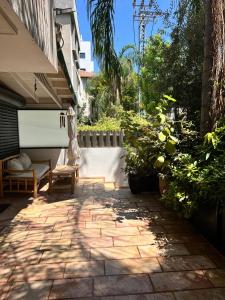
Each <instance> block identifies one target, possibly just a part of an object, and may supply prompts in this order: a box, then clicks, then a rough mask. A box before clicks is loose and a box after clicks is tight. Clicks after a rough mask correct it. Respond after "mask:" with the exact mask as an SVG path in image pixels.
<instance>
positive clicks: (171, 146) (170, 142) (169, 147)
mask: <svg viewBox="0 0 225 300" xmlns="http://www.w3.org/2000/svg"><path fill="white" fill-rule="evenodd" d="M175 145H176V143H175V142H174V141H173V140H168V141H167V142H166V151H167V152H168V153H169V154H173V153H174V152H175V151H176V146H175Z"/></svg>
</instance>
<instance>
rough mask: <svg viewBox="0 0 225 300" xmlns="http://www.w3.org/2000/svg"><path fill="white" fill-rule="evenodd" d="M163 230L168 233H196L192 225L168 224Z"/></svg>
mask: <svg viewBox="0 0 225 300" xmlns="http://www.w3.org/2000/svg"><path fill="white" fill-rule="evenodd" d="M163 228H164V230H165V232H166V233H179V232H182V233H184V232H190V233H194V232H195V231H194V228H193V227H192V225H191V224H167V225H164V226H163Z"/></svg>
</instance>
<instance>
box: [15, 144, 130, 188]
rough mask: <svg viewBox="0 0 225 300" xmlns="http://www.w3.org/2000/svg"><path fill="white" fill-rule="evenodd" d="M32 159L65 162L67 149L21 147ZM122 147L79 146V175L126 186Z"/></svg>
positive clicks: (54, 163)
mask: <svg viewBox="0 0 225 300" xmlns="http://www.w3.org/2000/svg"><path fill="white" fill-rule="evenodd" d="M21 152H26V153H27V154H29V155H30V157H31V158H32V159H33V160H42V159H51V160H52V165H53V167H55V166H56V165H60V164H66V162H67V149H63V148H62V149H52V148H48V149H21ZM122 156H124V149H123V148H121V147H110V148H81V158H80V160H79V164H80V177H90V178H91V177H104V178H105V180H106V181H107V182H115V183H116V184H117V185H118V186H127V178H126V175H125V174H124V171H123V170H122V169H123V168H124V167H125V162H124V158H121V157H122Z"/></svg>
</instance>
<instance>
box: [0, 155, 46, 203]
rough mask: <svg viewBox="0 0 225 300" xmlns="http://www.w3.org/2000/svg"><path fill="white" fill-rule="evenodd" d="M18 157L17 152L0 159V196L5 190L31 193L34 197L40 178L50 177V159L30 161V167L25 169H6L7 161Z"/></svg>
mask: <svg viewBox="0 0 225 300" xmlns="http://www.w3.org/2000/svg"><path fill="white" fill-rule="evenodd" d="M18 157H19V154H18V155H14V156H10V157H6V158H4V159H2V160H0V197H3V196H4V193H5V192H7V193H33V196H34V198H36V197H37V192H38V187H39V184H40V182H41V180H42V179H43V178H45V177H48V178H49V179H50V172H51V160H39V161H32V164H31V167H30V168H29V169H25V170H16V171H15V170H9V169H7V162H8V161H9V160H11V159H13V158H18ZM41 166H42V167H41Z"/></svg>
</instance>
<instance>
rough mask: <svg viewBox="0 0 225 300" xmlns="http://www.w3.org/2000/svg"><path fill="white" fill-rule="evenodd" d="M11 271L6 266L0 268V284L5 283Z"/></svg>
mask: <svg viewBox="0 0 225 300" xmlns="http://www.w3.org/2000/svg"><path fill="white" fill-rule="evenodd" d="M12 272H13V269H12V268H10V267H7V266H0V283H4V282H7V281H8V279H9V277H10V275H11V274H12Z"/></svg>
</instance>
